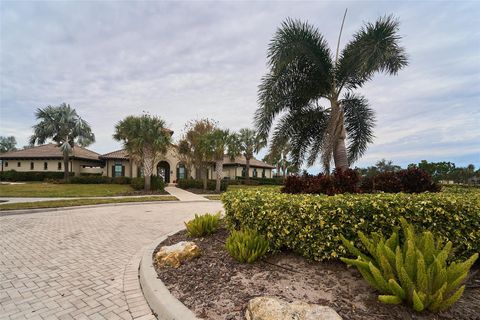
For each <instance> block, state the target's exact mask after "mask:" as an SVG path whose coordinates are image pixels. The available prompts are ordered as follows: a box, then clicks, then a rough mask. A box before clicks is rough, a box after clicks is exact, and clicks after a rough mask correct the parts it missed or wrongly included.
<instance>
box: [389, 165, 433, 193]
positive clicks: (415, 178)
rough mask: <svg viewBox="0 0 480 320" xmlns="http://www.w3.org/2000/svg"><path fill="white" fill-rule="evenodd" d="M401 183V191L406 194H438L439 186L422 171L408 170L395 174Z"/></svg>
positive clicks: (416, 169)
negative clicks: (427, 192)
mask: <svg viewBox="0 0 480 320" xmlns="http://www.w3.org/2000/svg"><path fill="white" fill-rule="evenodd" d="M397 175H398V177H399V179H400V181H401V183H402V191H403V192H407V193H421V192H426V191H429V192H438V191H440V189H441V188H440V185H439V184H437V183H435V182H434V181H433V180H432V177H431V176H430V175H429V174H428V173H427V172H426V171H424V170H422V169H418V168H409V169H406V170H400V171H398V173H397Z"/></svg>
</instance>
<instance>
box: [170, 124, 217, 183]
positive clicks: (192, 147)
mask: <svg viewBox="0 0 480 320" xmlns="http://www.w3.org/2000/svg"><path fill="white" fill-rule="evenodd" d="M215 129H216V122H215V121H213V120H210V119H200V120H194V121H190V122H188V123H187V124H186V125H185V133H184V135H183V137H182V139H181V140H180V142H179V145H180V146H181V148H179V153H180V154H181V155H182V157H186V158H188V159H190V160H189V162H190V163H192V164H193V166H194V167H195V169H196V170H197V171H198V172H199V173H200V176H197V175H195V176H196V178H197V179H202V180H203V190H207V181H208V168H209V166H210V161H211V158H212V154H211V149H210V147H209V140H208V135H209V134H210V133H212V132H213V131H214V130H215Z"/></svg>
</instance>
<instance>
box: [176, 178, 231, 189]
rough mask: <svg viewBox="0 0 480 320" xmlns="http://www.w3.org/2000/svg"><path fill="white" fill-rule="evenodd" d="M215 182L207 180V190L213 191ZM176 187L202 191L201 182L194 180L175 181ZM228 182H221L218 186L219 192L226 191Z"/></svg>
mask: <svg viewBox="0 0 480 320" xmlns="http://www.w3.org/2000/svg"><path fill="white" fill-rule="evenodd" d="M216 184H217V182H216V180H208V181H207V190H215V186H216ZM177 186H178V187H179V188H182V189H203V180H196V179H180V180H178V181H177ZM227 187H228V182H227V181H226V180H222V183H221V185H220V190H221V191H225V190H227Z"/></svg>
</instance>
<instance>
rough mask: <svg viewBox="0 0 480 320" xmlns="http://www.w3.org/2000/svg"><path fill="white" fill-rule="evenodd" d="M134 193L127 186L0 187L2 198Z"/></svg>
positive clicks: (60, 185)
mask: <svg viewBox="0 0 480 320" xmlns="http://www.w3.org/2000/svg"><path fill="white" fill-rule="evenodd" d="M131 191H133V189H132V187H130V185H126V184H54V183H29V182H28V183H25V184H8V185H3V184H2V185H0V197H27V198H32V197H35V198H63V197H108V196H117V195H120V194H124V193H127V192H131Z"/></svg>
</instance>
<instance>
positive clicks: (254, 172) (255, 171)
mask: <svg viewBox="0 0 480 320" xmlns="http://www.w3.org/2000/svg"><path fill="white" fill-rule="evenodd" d="M253 177H254V178H256V177H257V168H253Z"/></svg>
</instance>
